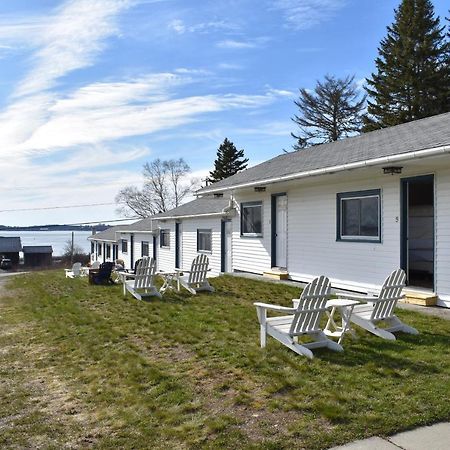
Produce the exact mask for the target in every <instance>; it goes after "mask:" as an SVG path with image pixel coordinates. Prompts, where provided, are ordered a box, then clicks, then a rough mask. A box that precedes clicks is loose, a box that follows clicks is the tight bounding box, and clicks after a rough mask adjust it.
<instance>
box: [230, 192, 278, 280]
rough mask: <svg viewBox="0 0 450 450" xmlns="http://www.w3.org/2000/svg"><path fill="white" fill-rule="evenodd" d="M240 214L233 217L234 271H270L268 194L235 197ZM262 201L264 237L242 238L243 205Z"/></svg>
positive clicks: (269, 199) (269, 198)
mask: <svg viewBox="0 0 450 450" xmlns="http://www.w3.org/2000/svg"><path fill="white" fill-rule="evenodd" d="M235 201H236V206H237V209H238V214H237V216H236V217H233V239H232V241H233V242H232V247H233V270H237V271H244V272H253V273H259V274H262V273H263V272H265V271H266V270H268V269H270V266H271V259H270V245H271V234H270V233H271V228H270V209H271V207H270V201H271V197H270V195H268V194H267V193H260V194H257V193H255V194H250V195H242V194H240V195H236V197H235ZM254 201H262V202H263V236H262V237H243V236H241V221H240V207H241V203H246V202H254Z"/></svg>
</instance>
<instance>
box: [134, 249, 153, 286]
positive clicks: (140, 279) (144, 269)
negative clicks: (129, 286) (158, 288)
mask: <svg viewBox="0 0 450 450" xmlns="http://www.w3.org/2000/svg"><path fill="white" fill-rule="evenodd" d="M155 272H156V261H155V260H154V259H153V258H150V257H148V256H145V257H144V258H142V259H141V260H140V261H139V264H138V265H137V267H136V276H135V278H134V288H135V289H147V288H150V287H152V286H153V278H154V276H155Z"/></svg>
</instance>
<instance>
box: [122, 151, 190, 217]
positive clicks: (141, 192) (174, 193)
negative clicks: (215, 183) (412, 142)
mask: <svg viewBox="0 0 450 450" xmlns="http://www.w3.org/2000/svg"><path fill="white" fill-rule="evenodd" d="M190 172H191V168H190V167H189V165H188V164H187V163H186V161H184V159H183V158H180V159H170V160H167V161H163V160H161V159H159V158H158V159H155V160H154V161H151V162H149V163H145V164H144V170H143V176H144V185H143V187H142V189H138V188H137V187H135V186H126V187H124V188H123V189H121V190H120V191H119V193H118V194H117V196H116V203H117V204H119V205H121V206H120V207H119V208H118V212H119V213H120V214H123V215H125V216H128V217H131V216H136V215H137V216H139V217H143V218H144V217H149V216H152V215H154V214H157V213H160V212H165V211H168V210H170V209H172V208H176V207H177V206H180V205H181V203H182V202H183V200H184V199H185V198H186V196H187V195H188V194H190V193H191V192H193V191H194V187H195V186H196V185H197V184H198V180H196V179H192V178H189V174H190Z"/></svg>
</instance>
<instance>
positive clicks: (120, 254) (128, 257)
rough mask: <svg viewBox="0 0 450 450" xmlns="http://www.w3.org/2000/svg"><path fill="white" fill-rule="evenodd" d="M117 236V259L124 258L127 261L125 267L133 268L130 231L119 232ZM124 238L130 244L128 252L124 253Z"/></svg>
mask: <svg viewBox="0 0 450 450" xmlns="http://www.w3.org/2000/svg"><path fill="white" fill-rule="evenodd" d="M116 237H117V243H118V245H119V248H118V252H117V259H122V260H123V262H124V263H125V268H126V269H132V265H131V243H130V240H131V236H130V233H118V234H117V235H116ZM122 239H126V240H127V241H128V245H127V252H126V253H123V252H122Z"/></svg>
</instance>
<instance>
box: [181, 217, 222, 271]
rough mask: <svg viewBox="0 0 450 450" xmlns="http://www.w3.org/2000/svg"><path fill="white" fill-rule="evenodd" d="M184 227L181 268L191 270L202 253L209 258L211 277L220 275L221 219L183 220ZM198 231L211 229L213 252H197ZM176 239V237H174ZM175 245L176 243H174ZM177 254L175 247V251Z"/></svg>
mask: <svg viewBox="0 0 450 450" xmlns="http://www.w3.org/2000/svg"><path fill="white" fill-rule="evenodd" d="M181 226H182V252H181V267H182V268H183V269H184V270H189V269H190V268H191V264H192V260H193V259H194V258H196V257H197V256H198V255H200V254H201V253H205V254H206V256H208V258H209V268H210V269H211V272H210V274H211V275H218V274H219V273H220V269H221V236H220V235H221V218H220V217H201V218H192V219H183V220H182V221H181ZM197 229H210V230H211V231H212V251H211V252H197ZM174 239H175V237H174ZM174 245H175V242H174ZM173 251H174V252H175V247H174V250H173Z"/></svg>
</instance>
